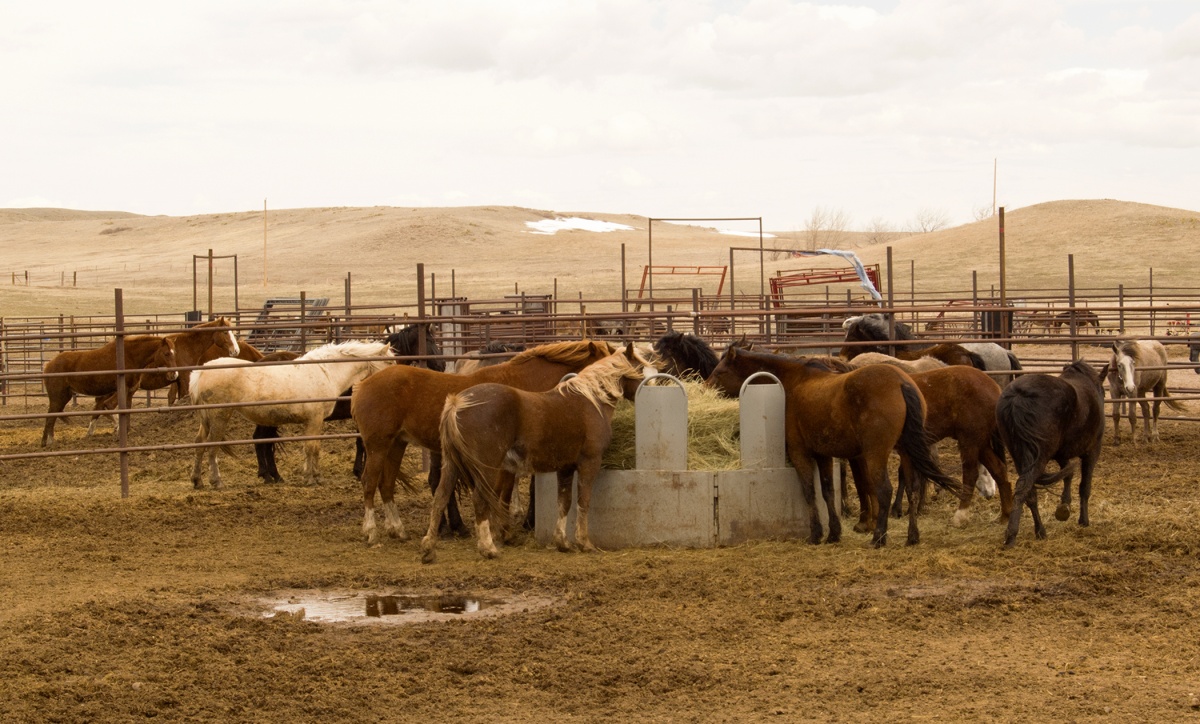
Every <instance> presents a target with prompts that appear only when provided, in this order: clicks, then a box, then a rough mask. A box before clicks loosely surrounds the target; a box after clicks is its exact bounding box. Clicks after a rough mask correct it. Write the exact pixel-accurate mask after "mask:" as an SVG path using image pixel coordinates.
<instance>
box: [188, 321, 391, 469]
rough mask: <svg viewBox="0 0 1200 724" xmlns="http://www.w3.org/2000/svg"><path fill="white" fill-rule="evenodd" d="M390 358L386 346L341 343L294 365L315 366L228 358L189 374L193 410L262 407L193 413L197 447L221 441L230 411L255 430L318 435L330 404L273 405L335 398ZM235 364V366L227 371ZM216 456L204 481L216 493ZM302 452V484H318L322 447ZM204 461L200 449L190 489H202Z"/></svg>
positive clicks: (310, 445)
mask: <svg viewBox="0 0 1200 724" xmlns="http://www.w3.org/2000/svg"><path fill="white" fill-rule="evenodd" d="M391 356H392V352H391V348H390V347H388V345H387V343H385V342H342V343H340V344H327V345H325V346H323V347H318V348H316V349H314V350H313V351H311V352H309V353H308V354H306V355H304V356H302V357H300V358H298V359H297V361H298V362H304V361H309V360H315V361H317V362H314V363H311V364H296V365H256V364H254V363H253V362H247V361H245V360H239V359H235V358H232V357H223V358H221V359H216V360H213V361H212V362H209V363H208V364H206V365H205V367H204V368H203V369H199V370H196V371H194V372H192V388H193V390H194V397H195V401H196V404H197V405H212V404H219V403H227V402H261V403H262V404H260V405H253V406H249V407H236V408H233V407H218V408H208V409H202V410H197V411H196V413H197V416H198V417H199V418H200V431H199V433H197V435H196V442H219V441H221V440H224V439H225V428H226V425H227V424H228V422H229V418H230V416H232V415H233V414H234V412H235V411H236V412H238V413H241V414H242V415H243V416H245V417H246V418H247V419H249V420H250V421H251V422H253V423H254V424H256V425H270V426H278V425H287V424H302V425H304V434H305V435H308V436H315V435H320V434H321V426H322V424H323V422H324V420H325V417H326V416H327V415H329V413H330V412H331V411H332V410H333V404H334V403H333V402H332V401H321V402H275V401H276V400H297V399H305V398H330V397H337V396H338V394H340V393H341V392H342V390H345V389H346V388H347V387H350V386H351V385H353V384H354V383H355V382H357V381H358V380H361V379H363V378H365V377H367V376H368V375H371V374H374V373H376V372H378V371H380V370H382V369H384V368H386V367H387V366H388V365H390V364H391V363H392V360H391V359H390V358H391ZM381 358H383V359H381ZM235 364H236V365H238V366H236V367H229V366H227V365H235ZM217 450H218V448H217V446H212V447H209V448H208V450H207V453H208V464H209V468H210V471H209V479H210V481H211V483H212V486H213V487H214V488H219V487H221V472H220V468H219V467H218V466H217ZM304 452H305V464H304V473H305V478H306V480H307V482H308V483H310V484H313V483H317V482H319V481H320V473H319V470H318V467H317V461H318V457H319V456H320V453H321V441H320V440H307V441H305V443H304ZM204 455H205V449H204V448H197V449H196V462H195V464H194V465H193V466H192V485H193V487H196V488H199V487H200V485H201V473H202V472H203V460H204Z"/></svg>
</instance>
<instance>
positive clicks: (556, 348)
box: [509, 339, 615, 366]
mask: <svg viewBox="0 0 1200 724" xmlns="http://www.w3.org/2000/svg"><path fill="white" fill-rule="evenodd" d="M592 345H595V346H596V347H597V348H599V349H600V351H601V352H603V353H605V354H606V355H611V354H612V353H613V352H614V351H615V349H614V348H613V346H612V345H610V344H609V343H608V342H605V341H604V340H588V339H585V340H582V341H579V342H553V343H551V344H543V345H539V346H537V347H534V348H533V349H527V350H525V351H524V352H521V353H519V354H517V356H515V357H513V358H512V359H511V360H509V364H514V365H517V364H523V363H525V362H529V361H530V360H533V359H539V358H540V359H544V360H546V361H547V362H557V363H559V364H564V365H571V366H574V365H578V364H580V363H582V362H585V361H586V360H588V359H590V358H591V357H592Z"/></svg>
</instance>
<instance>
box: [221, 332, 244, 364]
mask: <svg viewBox="0 0 1200 724" xmlns="http://www.w3.org/2000/svg"><path fill="white" fill-rule="evenodd" d="M225 334H228V335H229V356H230V357H237V356H238V353H239V352H241V351H242V349H241V347H239V346H238V341H237V335H236V334H234V333H233V330H232V329H231V330H229V331H228V332H226V333H225Z"/></svg>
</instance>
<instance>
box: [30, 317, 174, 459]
mask: <svg viewBox="0 0 1200 724" xmlns="http://www.w3.org/2000/svg"><path fill="white" fill-rule="evenodd" d="M175 366H176V362H175V343H174V342H173V341H172V340H171V339H170V338H169V337H156V336H153V335H137V336H133V337H126V338H125V365H124V367H125V369H126V370H129V373H128V374H127V376H126V399H127V400H128V399H130V398H132V397H133V393H134V392H137V391H138V390H139V389H140V388H141V384H142V378H143V377H144V376H145V375H146V372H145V370H147V369H150V370H157V369H159V368H168V369H165V371H164V372H163V374H164V375H166V376H168V377H171V376H174V375H178V374H179V372H178V371H176V370H173V369H169V368H171V367H175ZM116 368H117V342H116V340H112V341H111V342H108V343H106V344H104V345H102V346H100V347H97V348H96V349H87V350H69V351H67V352H60V353H59V354H57V355H55V357H54V358H53V359H51V360H50V361H49V362H47V363H46V366H45V368H44V369H43V371H44V372H45V373H46V374H47V375H54V374H57V373H63V372H70V373H74V374H70V375H66V376H63V377H57V376H56V377H46V378H45V379H44V380H43V383H44V384H45V386H46V396H47V397H49V398H50V410H49V412H50V416H49V417H47V418H46V426H45V428H44V429H43V430H42V447H46V446H47V445H50V444H53V443H54V423H55V422H56V421H57V420H58V418H57V417H54V414H55V413H58V412H62V411H63V408H65V407H66V406H67V403H68V402H70V401H71V398H72V397H73V396H74V395H91V396H93V397H96V398H97V400H96V409H97V410H99V409H100V405H101V402H102V400H103V398H106V397H108V396H109V395H114V394H116V392H117V373H116V372H114V371H113V370H115V369H116ZM95 421H96V418H95V417H93V418H92V425H89V426H88V434H91V432H92V428H93V426H94V425H95Z"/></svg>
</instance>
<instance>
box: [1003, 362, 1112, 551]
mask: <svg viewBox="0 0 1200 724" xmlns="http://www.w3.org/2000/svg"><path fill="white" fill-rule="evenodd" d="M1107 374H1108V365H1105V366H1104V367H1103V368H1102V369H1101V370H1100V372H1099V373H1097V371H1096V370H1095V369H1094V368H1093V367H1092V366H1091V365H1089V364H1088V363H1087V362H1084V361H1083V360H1076V361H1074V362H1072V363H1071V364H1069V365H1067V366H1066V367H1063V371H1062V374H1060V375H1059V376H1058V377H1052V376H1050V375H1046V374H1033V375H1025V376H1023V377H1018V378H1017V379H1015V380H1013V381H1012V383H1011V384H1010V385H1009V386H1008V387H1005V388H1004V392H1002V393H1001V394H1000V400H999V402H998V403H997V404H996V421H997V422H998V423H999V427H1000V438H1001V439H1002V440H1003V441H1004V446H1005V447H1006V448H1008V452H1009V454H1010V455H1012V458H1013V462H1014V463H1015V464H1016V468H1017V485H1016V490H1014V491H1013V509H1012V513H1010V514H1009V516H1008V529H1007V530H1006V531H1005V534H1004V547H1005V548H1011V547H1012V546H1013V544H1014V543H1015V542H1016V540H1017V528H1018V526H1020V524H1021V508H1022V506H1023V505H1028V506H1029V512H1030V514H1032V515H1033V532H1034V535H1035V536H1037V537H1038V538H1039V539H1041V538H1045V537H1046V527H1045V526H1043V525H1042V518H1041V516H1040V515H1038V501H1037V492H1036V491H1034V490H1033V487H1034V485H1038V486H1042V485H1050V484H1052V483H1055V482H1057V481H1059V480H1063V481H1064V482H1063V492H1062V502H1061V503H1059V506H1058V509H1057V510H1055V512H1054V517H1055V518H1058V519H1059V520H1066V519H1067V518H1069V517H1070V515H1071V476H1072V475H1073V474H1074V472H1075V469H1076V468H1077V467H1079V468H1080V469H1081V472H1080V476H1079V525H1083V526H1086V525H1088V523H1089V521H1088V498H1089V496H1090V495H1091V493H1092V472H1093V470H1095V467H1096V461H1097V460H1099V459H1100V446H1101V444H1102V443H1103V442H1104V426H1105V420H1104V378H1105V376H1107ZM1075 458H1078V459H1079V462H1080V463H1081V465H1079V466H1076V465H1075V463H1074V462H1073V461H1074V459H1075ZM1051 460H1054V461H1055V462H1057V463H1058V466H1059V470H1058V473H1056V474H1054V475H1046V473H1045V470H1046V464H1047V463H1048V462H1049V461H1051ZM1068 463H1070V464H1068Z"/></svg>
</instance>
